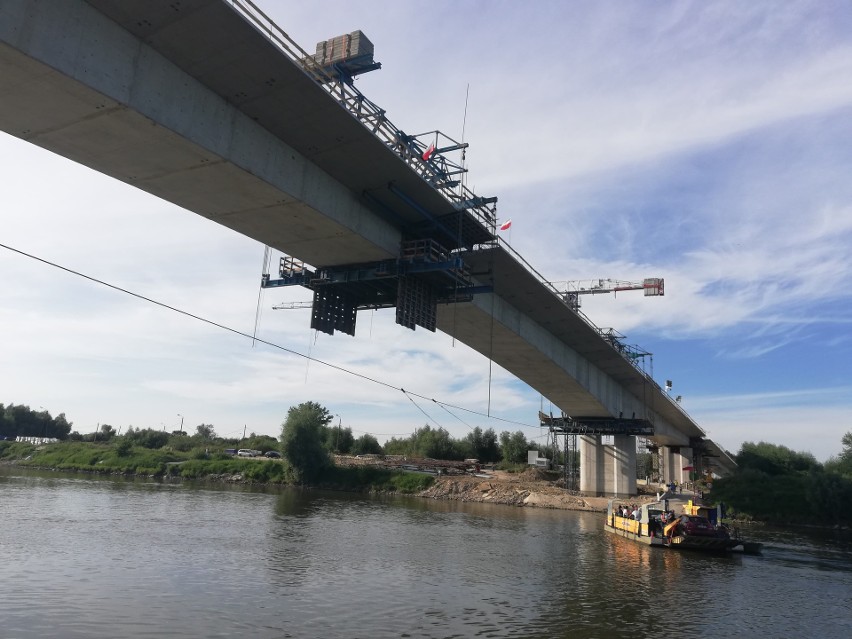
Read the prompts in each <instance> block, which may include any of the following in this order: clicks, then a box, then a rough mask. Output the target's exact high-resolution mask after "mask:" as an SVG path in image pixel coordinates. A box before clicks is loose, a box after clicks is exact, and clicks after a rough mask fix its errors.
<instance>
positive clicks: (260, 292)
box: [251, 246, 269, 348]
mask: <svg viewBox="0 0 852 639" xmlns="http://www.w3.org/2000/svg"><path fill="white" fill-rule="evenodd" d="M265 273H269V246H265V247H264V249H263V264H262V265H261V269H260V274H261V277H262V276H263V275H264V274H265ZM262 299H263V286H258V288H257V308H256V309H255V311H254V333H253V334H252V340H251V347H252V348H254V343H255V341H256V340H255V339H254V338H256V337H257V325H258V324H259V323H260V313H261V310H260V309H261V305H260V303H261V300H262Z"/></svg>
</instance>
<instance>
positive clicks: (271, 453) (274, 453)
mask: <svg viewBox="0 0 852 639" xmlns="http://www.w3.org/2000/svg"><path fill="white" fill-rule="evenodd" d="M263 456H264V457H269V458H270V459H278V458H279V457H281V453H279V452H278V451H277V450H267V451H266V452H265V453H264V454H263Z"/></svg>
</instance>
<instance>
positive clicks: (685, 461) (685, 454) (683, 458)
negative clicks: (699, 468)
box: [675, 446, 692, 484]
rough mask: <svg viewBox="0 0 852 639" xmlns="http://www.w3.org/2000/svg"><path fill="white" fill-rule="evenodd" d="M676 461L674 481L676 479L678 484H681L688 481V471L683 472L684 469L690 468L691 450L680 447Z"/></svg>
mask: <svg viewBox="0 0 852 639" xmlns="http://www.w3.org/2000/svg"><path fill="white" fill-rule="evenodd" d="M676 459H677V467H676V468H675V474H676V477H675V479H677V483H678V484H683V483H685V482H688V481H689V474H690V471H688V470H684V468H687V467H689V466H692V449H691V448H687V447H686V446H681V447H680V451H679V454H678V455H677V456H676Z"/></svg>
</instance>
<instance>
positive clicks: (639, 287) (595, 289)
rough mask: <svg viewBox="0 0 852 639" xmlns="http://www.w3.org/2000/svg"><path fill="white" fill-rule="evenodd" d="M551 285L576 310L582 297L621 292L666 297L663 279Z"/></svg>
mask: <svg viewBox="0 0 852 639" xmlns="http://www.w3.org/2000/svg"><path fill="white" fill-rule="evenodd" d="M550 284H551V286H553V287H554V288H555V289H556V291H557V292H558V293H559V294H560V295H561V296H562V299H563V300H564V301H565V303H566V304H568V305H569V306H570V307H571V308H573V309H575V310H576V309H578V308H580V295H599V294H601V293H613V294H617V293H619V292H621V291H645V297H656V296H661V295H665V280H663V278H662V277H646V278H645V279H644V280H642V281H641V282H627V281H624V280H612V279H608V278H607V279H604V278H601V279H597V280H570V281H567V282H550Z"/></svg>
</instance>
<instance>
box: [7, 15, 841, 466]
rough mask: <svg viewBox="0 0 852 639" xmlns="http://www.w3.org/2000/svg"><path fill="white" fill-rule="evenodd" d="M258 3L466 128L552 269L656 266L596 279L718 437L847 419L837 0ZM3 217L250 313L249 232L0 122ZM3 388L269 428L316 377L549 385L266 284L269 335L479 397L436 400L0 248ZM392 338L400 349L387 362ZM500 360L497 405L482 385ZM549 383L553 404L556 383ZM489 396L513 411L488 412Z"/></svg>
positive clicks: (375, 425)
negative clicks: (316, 320)
mask: <svg viewBox="0 0 852 639" xmlns="http://www.w3.org/2000/svg"><path fill="white" fill-rule="evenodd" d="M259 4H260V6H261V7H262V8H263V9H264V10H265V11H266V12H267V13H268V14H269V15H270V17H272V18H273V19H274V20H275V21H276V22H277V24H278V25H279V26H280V27H281V28H282V29H284V30H285V31H286V32H287V33H288V34H289V35H290V36H291V37H293V38H294V39H295V40H296V41H297V42H299V43H300V44H301V45H302V47H303V48H305V49H306V50H308V51H313V48H314V45H315V43H316V42H317V41H319V40H322V39H325V38H328V37H332V36H335V35H339V34H341V33H346V32H350V31H353V30H355V29H361V30H362V31H363V32H364V33H365V34H366V35H367V36H368V37H369V38H370V40H371V41H372V42H373V43H374V45H375V49H376V59H377V60H379V61H380V62H381V63H382V65H383V68H382V69H381V70H380V71H377V72H374V73H370V74H367V75H365V76H363V77H362V78H360V79H359V80H358V86H359V88H360V89H361V90H362V91H363V92H364V93H365V94H366V95H367V96H368V97H369V98H371V99H372V100H373V101H375V102H376V103H377V104H379V105H381V106H382V107H383V108H385V109H386V110H387V112H388V115H389V117H390V118H391V120H392V121H393V122H394V123H395V124H396V125H397V126H399V127H400V128H402V129H404V130H405V131H407V132H410V133H416V132H421V131H427V130H432V129H436V128H437V129H441V130H442V131H445V132H446V133H447V134H449V135H451V136H454V137H457V138H459V137H461V134H462V123H463V116H464V110H465V95H466V91H467V87H468V86H469V87H470V91H469V102H468V108H467V119H466V122H465V129H464V133H465V140H466V141H468V142H469V143H470V145H471V147H470V150H469V152H468V156H467V159H468V165H469V167H470V175H469V182H468V183H469V185H471V186H473V187H474V188H475V190H476V191H477V193H479V194H481V195H486V196H490V195H496V196H498V197H499V204H498V212H499V215H500V217H501V219H504V220H505V219H509V218H511V219H512V220H513V225H512V229H511V233H510V235H508V236H506V239H508V240H509V241H510V243H511V244H512V245H513V247H515V248H516V249H517V250H518V251H519V252H520V253H521V254H522V255H524V256H525V257H527V259H528V260H529V261H530V262H531V263H532V264H533V266H535V268H536V269H537V270H538V271H539V272H540V273H542V274H543V275H544V276H545V277H547V278H548V279H551V280H553V281H557V280H559V281H561V280H581V279H584V280H588V279H593V278H615V279H622V280H641V279H642V278H644V277H664V278H665V280H666V296H665V297H663V298H644V297H643V296H642V295H641V293H624V294H621V295H619V296H618V297H617V298H615V297H612V296H595V297H591V296H587V297H586V298H584V299H583V310H584V312H585V313H586V314H587V315H588V316H589V317H590V318H591V319H592V320H593V321H594V322H595V323H596V324H597V325H599V326H604V327H610V326H611V327H614V328H616V329H617V330H619V331H621V332H622V333H624V334H626V335H627V342H628V343H631V344H638V345H640V346H641V347H642V348H644V349H645V350H647V351H650V352H651V353H653V354H654V364H653V366H654V370H653V372H654V376H655V378H656V379H657V380H658V381H659V382H660V383H661V384H662V383H664V381H665V380H666V379H671V380H672V381H673V383H674V385H673V390H672V392H673V394H676V395H681V396H682V397H683V400H682V406H683V407H684V408H685V409H686V410H687V411H688V412H689V413H690V414H691V415H692V416H693V417H694V418H695V419H696V420H697V421H698V423H699V424H700V425H701V426H702V427H703V428H704V429H705V430H707V431H708V433H709V435H710V437H711V438H713V439H714V440H716V441H717V442H718V443H719V444H720V445H722V446H724V447H726V448H727V449H729V450H731V451H732V452H736V451H737V450H738V449H739V446H740V445H741V444H742V442H744V441H759V440H765V441H770V442H773V443H777V444H783V445H786V446H789V447H791V448H793V449H795V450H803V451H810V452H812V453H813V454H814V455H815V456H816V457H817V458H818V459H821V460H824V459H826V458H827V457H829V456H830V455H833V454H836V453H837V452H839V450H840V439H841V437H842V436H843V434H844V433H845V432H847V431H850V430H852V375H850V372H852V365H850V361H852V331H850V323H852V302H851V301H850V299H852V298H851V296H850V291H849V287H848V285H847V283H848V282H850V281H852V257H851V256H850V248H849V247H850V246H852V180H850V179H849V175H850V174H852V171H850V169H852V152H850V149H852V117H850V116H852V82H850V78H852V35H850V34H852V24H850V23H852V12H849V11H848V8H847V6H846V5H845V3H842V2H826V1H819V2H788V3H777V2H763V3H762V2H750V3H742V2H713V3H706V2H659V3H642V2H608V3H598V2H570V3H566V2H557V1H552V2H547V1H545V2H527V3H520V2H462V3H459V2H449V1H436V2H430V3H428V5H426V4H421V3H399V2H390V1H388V2H375V1H370V0H365V1H364V2H359V3H350V2H335V1H331V2H326V3H323V5H322V6H323V10H322V12H321V15H318V14H317V12H316V8H315V6H314V5H310V6H308V5H307V4H304V3H281V2H272V1H270V0H266V1H265V2H260V3H259ZM0 161H2V164H3V167H4V171H3V178H2V180H3V181H2V196H0V197H2V200H0V201H2V205H3V210H2V213H0V242H2V243H4V244H8V245H11V246H14V247H15V248H18V249H20V250H24V251H27V252H30V253H34V254H36V255H39V256H40V257H43V258H45V259H48V260H51V261H55V262H58V263H60V264H62V265H64V266H67V267H69V268H73V269H77V270H80V271H83V272H85V273H87V274H89V275H91V276H93V277H98V278H101V279H104V280H106V281H109V282H111V283H113V284H116V285H118V286H122V287H124V288H128V289H131V290H133V291H136V292H139V293H141V294H144V295H146V296H148V297H152V298H156V299H158V300H162V301H163V302H165V303H168V304H170V305H173V306H176V307H180V308H183V309H185V310H187V311H189V312H192V313H195V314H198V315H202V316H204V317H207V318H210V319H211V320H214V321H217V322H220V323H222V324H226V325H229V326H233V327H234V328H237V329H239V330H242V331H246V332H249V333H250V332H252V330H253V327H254V317H255V308H256V303H257V297H258V288H257V287H258V280H259V276H260V271H261V262H262V256H263V247H262V246H261V245H259V244H257V243H256V242H254V241H251V240H248V239H246V238H243V237H240V236H238V235H235V234H234V233H232V232H231V231H228V230H226V229H223V228H220V227H218V226H217V225H215V224H213V223H211V222H208V221H206V220H204V219H202V218H200V217H198V216H196V215H194V214H192V213H189V212H187V211H184V210H181V209H179V208H178V207H175V206H173V205H170V204H168V203H166V202H163V201H161V200H158V199H156V198H153V197H151V196H149V195H146V194H144V193H141V192H139V191H136V190H134V189H133V188H131V187H128V186H126V185H123V184H120V183H117V182H115V181H113V180H111V179H109V178H105V177H103V176H101V175H99V174H96V173H94V172H92V171H90V170H89V169H86V168H84V167H80V166H78V165H74V164H73V163H70V162H68V161H66V160H64V159H62V158H59V157H57V156H53V155H51V154H49V153H46V152H44V151H42V150H40V149H38V148H36V147H33V146H31V145H28V144H26V143H24V142H21V141H19V140H16V139H14V138H10V137H8V136H6V135H0ZM0 272H2V273H3V277H2V279H0V296H2V299H3V302H2V304H0V328H2V334H3V336H4V357H3V358H2V360H0V389H2V393H0V402H3V403H7V404H8V403H12V402H14V403H21V404H28V405H30V406H31V407H33V408H36V409H38V408H40V407H44V408H45V409H47V410H49V411H51V413H54V414H56V413H59V412H65V413H66V414H67V416H68V419H69V420H71V421H72V422H74V427H75V428H76V429H78V430H80V431H81V432H89V431H91V430H93V429H94V427H95V426H96V424H98V423H104V422H106V423H110V424H112V425H114V426H115V427H125V428H126V427H127V426H128V425H133V426H142V427H144V426H151V427H154V428H159V427H168V428H174V427H176V426H177V424H178V423H179V422H180V417H178V415H183V416H184V417H185V425H186V426H188V427H190V428H191V429H194V426H195V425H196V424H199V423H212V424H213V425H214V427H215V428H216V430H217V432H219V433H220V434H226V435H227V434H234V433H241V432H242V429H243V427H245V428H247V430H248V431H255V432H258V433H267V434H272V435H275V434H277V433H278V431H279V426H280V423H281V421H282V420H283V419H284V417H285V415H286V411H287V408H289V407H290V406H292V405H294V404H298V403H300V402H302V401H308V400H312V401H319V402H321V403H323V404H324V405H326V406H328V407H329V409H330V410H331V412H332V413H334V414H336V415H339V416H340V421H341V422H342V423H343V425H348V426H350V427H352V428H353V430H354V431H355V432H356V434H358V433H361V432H371V433H374V434H376V435H377V436H378V437H379V438H380V439H385V438H386V437H387V436H389V435H391V434H396V435H404V434H407V433H410V432H411V431H412V430H413V429H414V428H416V427H419V426H422V425H423V424H424V423H426V419H427V418H426V416H425V415H424V413H423V412H421V410H420V408H422V409H423V410H425V411H426V412H427V414H429V416H430V419H431V422H430V423H432V425H433V426H434V425H436V424H437V425H441V426H443V427H445V428H447V429H448V430H450V431H451V432H452V433H453V434H454V435H456V436H464V434H465V433H466V432H469V428H470V427H471V426H477V425H478V426H482V427H486V428H487V427H492V428H495V429H496V430H497V431H498V432H499V431H500V430H516V429H518V428H522V429H523V430H524V431H525V432H526V433H527V435H528V436H530V437H540V436H541V431H540V430H539V428H538V425H537V422H536V413H537V411H538V409H539V406H540V405H541V404H542V398H540V397H539V395H538V394H537V393H535V392H533V391H531V390H530V389H528V388H527V387H525V386H524V385H523V384H520V383H518V382H517V381H516V380H513V379H512V377H511V376H510V375H508V374H506V373H505V372H504V371H501V370H499V369H497V368H491V367H489V365H488V362H487V360H485V359H484V358H483V357H481V356H479V355H477V354H475V353H471V352H470V351H469V350H468V349H466V348H465V347H464V346H463V345H460V344H458V343H453V342H452V340H450V339H449V338H448V337H446V336H445V335H442V334H434V335H433V334H430V333H428V332H426V331H423V330H417V331H416V332H411V331H408V330H407V329H403V328H401V327H398V326H396V325H394V323H393V313H392V312H389V311H386V312H379V313H362V314H360V316H359V319H358V334H357V335H356V337H355V338H350V337H348V336H335V337H329V336H326V335H324V334H320V335H315V334H313V333H312V332H311V331H310V330H309V328H308V324H309V319H308V312H307V311H290V310H288V311H273V310H271V306H272V304H274V303H277V302H280V301H284V300H295V299H309V294H308V292H307V291H299V290H287V291H282V290H278V291H271V292H270V291H268V292H266V293H264V294H263V297H262V300H263V304H262V309H263V311H262V316H261V321H260V328H259V335H260V336H261V337H263V338H264V339H266V340H269V341H271V342H274V343H276V344H280V345H282V346H284V347H286V348H288V349H291V350H293V351H297V352H299V353H303V354H308V353H310V355H312V356H315V357H317V358H319V359H322V360H325V361H328V362H330V363H333V364H336V365H338V366H342V367H345V368H351V369H353V370H357V371H358V372H360V373H363V374H365V375H368V376H370V377H373V378H375V379H380V380H384V381H387V382H389V383H392V384H394V385H399V386H403V387H404V388H406V389H410V390H412V391H415V392H417V393H419V394H422V395H425V396H427V397H432V398H435V399H438V400H441V401H446V402H448V403H451V404H454V405H458V406H464V407H466V408H469V409H470V410H471V411H475V412H479V413H486V412H489V411H490V413H491V414H492V415H493V416H496V417H498V418H500V419H493V418H491V419H489V418H488V417H484V416H482V415H477V414H473V413H464V412H458V411H456V412H455V415H454V414H451V413H449V412H447V411H445V410H442V409H440V408H437V407H436V406H435V405H434V404H431V403H423V402H420V407H419V408H418V406H417V405H415V404H414V403H412V401H410V400H409V399H408V398H406V397H405V396H402V395H401V394H400V393H398V392H391V391H389V390H387V389H385V388H383V387H381V386H378V385H375V384H368V383H364V382H361V381H358V379H357V378H352V377H348V376H345V375H343V374H341V373H339V372H335V371H333V370H330V369H328V368H326V367H323V366H322V365H320V364H317V363H308V362H307V360H305V359H304V358H301V357H297V356H292V355H288V354H287V353H285V352H282V351H280V350H277V349H272V348H269V347H266V346H263V345H255V346H254V347H252V345H251V343H250V342H247V341H246V340H245V339H244V338H240V337H237V336H234V335H232V334H229V333H226V332H223V331H221V330H218V329H215V328H213V327H210V326H206V325H203V324H199V323H197V322H194V321H192V320H189V319H187V318H185V317H181V316H179V315H175V314H173V313H170V312H167V311H164V310H162V309H159V308H157V307H153V306H151V305H148V304H145V303H142V302H140V301H138V300H135V299H133V298H130V297H127V296H124V295H121V294H119V293H116V292H114V291H110V290H108V289H105V288H102V287H98V286H96V285H93V284H91V283H89V282H86V281H84V280H82V279H80V278H76V277H74V276H71V275H68V274H65V273H62V272H60V271H57V270H55V269H51V268H49V267H46V266H44V265H41V264H38V263H36V262H33V261H32V260H28V259H26V258H22V257H20V256H18V255H15V254H13V253H10V252H8V251H5V250H4V251H0ZM389 362H393V366H391V365H389ZM489 378H490V384H491V388H490V397H491V400H490V406H489V399H488V397H489ZM546 406H547V405H546V403H545V407H546ZM501 420H505V421H501Z"/></svg>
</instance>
